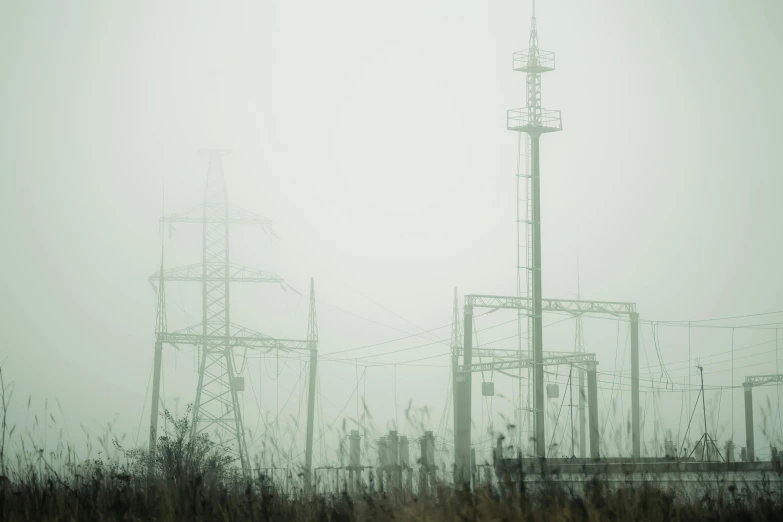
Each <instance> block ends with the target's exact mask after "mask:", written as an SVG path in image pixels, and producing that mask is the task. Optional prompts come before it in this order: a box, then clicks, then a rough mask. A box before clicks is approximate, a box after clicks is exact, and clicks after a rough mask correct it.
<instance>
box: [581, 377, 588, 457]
mask: <svg viewBox="0 0 783 522" xmlns="http://www.w3.org/2000/svg"><path fill="white" fill-rule="evenodd" d="M586 409H587V390H586V389H585V371H584V370H582V369H581V368H580V369H579V457H580V458H583V459H584V458H587V431H586V430H587V419H586V415H585V413H586V412H585V410H586Z"/></svg>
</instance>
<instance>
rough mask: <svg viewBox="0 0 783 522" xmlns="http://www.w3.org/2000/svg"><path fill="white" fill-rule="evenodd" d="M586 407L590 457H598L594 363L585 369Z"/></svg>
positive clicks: (596, 396) (596, 383)
mask: <svg viewBox="0 0 783 522" xmlns="http://www.w3.org/2000/svg"><path fill="white" fill-rule="evenodd" d="M587 409H588V417H589V419H590V458H591V459H597V458H599V453H598V378H597V376H596V369H595V364H592V365H590V366H588V369H587Z"/></svg>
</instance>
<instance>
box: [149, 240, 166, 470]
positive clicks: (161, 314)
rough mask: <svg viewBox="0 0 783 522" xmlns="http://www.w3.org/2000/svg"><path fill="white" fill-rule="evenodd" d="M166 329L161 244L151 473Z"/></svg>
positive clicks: (155, 443) (151, 434) (153, 390)
mask: <svg viewBox="0 0 783 522" xmlns="http://www.w3.org/2000/svg"><path fill="white" fill-rule="evenodd" d="M167 330H168V325H167V319H166V286H165V279H164V275H163V245H162V244H161V247H160V278H159V279H158V310H157V315H156V318H155V355H154V362H153V369H152V404H151V405H150V442H149V448H148V451H149V462H148V468H147V472H148V473H149V474H152V471H153V469H154V462H155V452H156V450H157V442H158V416H159V414H158V408H159V406H160V373H161V359H162V358H163V341H162V340H161V338H162V336H163V335H164V334H165V333H166V331H167Z"/></svg>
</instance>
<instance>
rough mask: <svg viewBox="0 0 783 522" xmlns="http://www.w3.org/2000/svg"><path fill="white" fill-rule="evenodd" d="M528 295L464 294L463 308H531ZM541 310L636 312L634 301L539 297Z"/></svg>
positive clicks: (571, 312)
mask: <svg viewBox="0 0 783 522" xmlns="http://www.w3.org/2000/svg"><path fill="white" fill-rule="evenodd" d="M532 301H533V300H532V299H531V298H529V297H510V296H505V295H479V294H471V295H466V296H465V308H494V309H507V310H528V311H529V310H532V309H533V306H534V305H533V303H532ZM541 310H542V311H543V312H566V313H569V314H573V315H581V314H587V313H594V314H610V315H617V316H620V315H631V314H634V313H636V303H627V302H621V301H585V300H581V299H548V298H542V299H541Z"/></svg>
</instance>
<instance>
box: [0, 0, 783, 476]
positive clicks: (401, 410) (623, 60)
mask: <svg viewBox="0 0 783 522" xmlns="http://www.w3.org/2000/svg"><path fill="white" fill-rule="evenodd" d="M537 15H538V28H539V41H540V46H541V48H543V49H546V50H551V51H554V52H555V53H556V56H557V68H556V70H555V71H554V72H551V73H547V74H545V75H543V88H542V92H543V95H542V104H543V106H544V107H545V108H550V109H559V110H562V121H563V132H560V133H554V134H551V135H546V136H544V137H543V138H542V140H541V143H542V144H541V186H542V189H541V190H542V241H543V247H542V248H543V287H544V295H546V296H550V297H560V298H575V297H576V294H577V279H578V278H579V281H580V291H581V297H582V298H583V299H596V300H612V301H631V302H635V303H636V304H637V308H638V310H639V313H640V316H641V320H642V323H641V326H640V329H641V344H640V366H641V377H642V385H641V386H642V395H641V403H642V415H643V437H642V439H643V448H644V452H646V453H647V454H655V451H656V446H655V443H654V438H655V437H656V429H657V430H658V434H657V436H658V437H659V438H660V437H661V436H662V434H663V432H664V431H669V432H671V434H673V435H672V438H675V439H676V438H678V437H679V438H680V439H681V438H682V437H683V434H684V430H685V424H686V423H687V417H688V415H689V414H690V412H691V410H692V408H693V405H694V401H695V399H696V396H697V394H698V382H699V374H698V370H697V369H696V365H697V361H698V362H699V363H701V365H702V366H703V367H704V381H705V386H706V387H708V391H707V394H706V400H707V407H706V409H707V412H708V413H707V420H708V425H709V430H710V431H711V433H712V434H713V435H714V436H716V437H717V438H718V439H719V440H721V441H725V440H727V439H729V438H732V437H733V438H734V440H735V442H736V443H737V445H739V446H744V444H745V443H744V437H745V435H744V417H743V397H742V389H741V386H740V385H741V383H742V380H743V379H744V377H745V376H746V375H758V374H770V373H780V372H781V368H780V366H779V365H780V364H781V363H783V356H779V354H778V347H779V346H778V343H776V342H775V339H776V336H777V335H778V334H779V333H780V335H781V336H783V330H781V331H780V332H778V330H777V327H781V328H783V297H782V296H783V280H782V279H781V272H780V265H781V235H780V224H781V223H782V222H783V207H782V206H781V195H783V181H782V180H781V175H780V173H781V169H780V164H779V161H780V154H779V150H780V143H781V141H783V128H782V127H781V125H780V122H781V121H782V120H783V101H782V100H781V97H780V92H781V90H783V72H782V70H781V68H782V65H781V58H780V57H781V56H782V55H783V36H781V35H782V34H783V33H781V30H780V27H781V24H782V23H783V3H781V2H778V1H775V0H768V1H765V0H754V1H750V2H736V1H729V0H715V1H708V0H698V1H696V0H693V1H688V2H681V1H675V0H665V1H657V2H652V1H650V2H627V1H621V0H615V1H607V2H583V1H576V0H561V1H554V0H551V1H540V2H538V5H537ZM529 26H530V3H529V2H528V1H519V0H514V1H499V2H497V1H496V2H464V1H460V2H454V1H430V2H419V1H398V2H372V1H355V2H352V1H345V0H339V1H335V2H308V1H299V2H290V1H286V2H283V1H264V2H206V1H194V2H97V1H96V2H88V1H72V2H56V1H48V2H25V1H9V0H5V1H3V2H2V3H0V71H2V73H0V78H1V81H0V172H1V173H2V189H1V190H0V195H2V204H0V216H2V228H1V229H0V230H2V239H3V241H2V244H3V249H2V250H3V254H2V257H0V259H1V260H2V261H0V262H1V263H2V265H1V267H2V272H1V273H2V276H1V279H0V280H1V281H2V299H1V300H0V302H1V303H2V307H3V308H2V317H3V325H2V328H0V361H2V372H3V377H4V379H5V381H6V384H8V383H11V382H12V383H13V386H14V398H13V401H12V404H11V408H10V409H9V412H8V414H9V423H15V424H17V425H18V428H17V429H19V430H29V431H30V433H31V437H32V439H34V440H36V441H38V442H37V443H38V444H43V441H44V440H46V443H47V444H53V443H54V441H55V440H56V439H57V437H63V438H67V439H69V440H70V441H72V442H73V443H74V444H76V445H79V444H81V443H82V440H83V439H84V438H85V434H84V431H88V432H92V433H94V434H99V433H102V432H103V430H104V429H105V427H106V426H107V424H109V423H110V424H112V426H113V428H112V429H113V431H114V433H116V434H117V436H118V437H121V436H122V435H123V434H125V439H124V442H123V444H124V445H127V446H134V445H136V444H138V445H139V446H145V445H146V433H147V432H146V430H147V429H148V426H149V411H150V408H149V401H150V398H149V393H150V392H149V380H150V374H151V367H152V361H153V344H154V340H155V332H154V330H155V313H156V299H157V297H156V294H155V292H154V291H153V290H152V289H151V285H150V284H149V283H148V281H147V278H148V276H149V275H150V274H152V273H153V272H155V271H157V270H158V268H159V265H160V254H161V242H163V244H164V247H165V265H166V267H167V268H169V267H174V266H179V265H184V264H192V263H199V262H200V260H201V250H200V249H201V243H200V241H201V235H200V229H199V228H198V226H197V225H188V224H178V225H177V226H176V227H168V226H166V227H163V228H161V227H160V226H159V222H158V220H159V217H160V216H161V215H162V214H170V213H174V212H179V211H182V210H185V209H187V208H190V207H192V206H195V205H198V204H199V203H200V202H201V199H202V197H203V193H204V184H205V180H206V174H207V165H208V161H207V157H206V156H205V155H203V154H199V152H198V151H199V150H200V149H204V148H222V149H230V150H231V153H230V154H229V155H227V156H225V158H224V172H225V180H226V184H227V190H228V198H229V200H230V201H231V203H232V204H236V205H238V206H240V207H242V208H245V209H247V210H250V211H253V212H257V213H259V214H262V215H264V216H266V217H268V218H270V219H271V220H273V221H274V223H275V225H274V231H275V233H276V235H277V237H276V238H274V237H273V238H270V237H268V236H267V235H265V234H264V233H263V231H262V230H260V229H254V228H252V227H236V228H235V229H234V230H232V237H231V242H232V247H231V248H232V250H231V255H232V259H233V260H235V261H236V262H238V263H241V264H244V265H248V266H254V267H257V268H260V269H263V270H268V271H270V272H274V273H276V274H279V275H280V276H281V277H282V278H284V279H285V280H286V282H287V283H288V284H289V285H290V287H285V288H282V287H280V286H277V285H250V284H247V285H239V284H237V285H236V286H234V287H232V320H233V321H235V322H237V323H242V324H246V325H247V326H249V327H251V328H253V329H254V330H258V331H261V332H264V333H266V334H268V335H271V336H275V337H288V338H299V339H301V338H304V337H305V336H306V333H307V332H306V326H307V316H308V298H307V290H308V287H309V278H310V277H313V278H314V279H315V288H316V294H317V301H318V310H317V311H318V326H319V334H320V343H319V356H320V357H321V362H320V363H319V367H318V374H319V385H318V397H319V399H318V403H317V405H316V412H317V423H316V438H317V440H318V443H317V445H316V452H315V456H316V460H317V462H319V463H321V464H324V463H328V462H335V461H336V459H337V456H336V455H335V454H334V448H336V447H337V444H338V442H339V441H340V440H341V437H342V433H343V430H350V429H356V428H357V427H361V428H363V429H372V430H374V431H371V434H372V435H371V437H377V436H380V435H382V433H383V432H385V431H386V430H388V429H392V428H393V427H394V425H395V424H396V425H397V426H398V428H399V431H400V432H401V433H403V434H407V435H409V436H410V437H413V438H415V437H418V436H419V435H420V429H421V427H423V428H424V429H428V430H433V431H435V432H436V436H437V437H438V447H439V449H440V448H445V450H446V451H444V452H443V453H442V458H446V457H447V456H448V455H450V453H448V452H449V451H451V450H450V448H451V447H452V446H451V445H452V440H453V434H452V433H451V429H452V427H451V409H450V408H451V406H449V402H448V401H449V400H450V399H449V397H450V382H451V376H450V356H449V354H450V348H449V346H450V335H451V320H452V295H453V289H454V287H457V288H458V289H459V294H460V303H461V298H462V295H464V294H468V293H484V294H498V295H514V293H515V289H516V286H515V284H516V271H515V263H516V252H515V249H516V235H515V227H516V225H515V172H516V162H517V135H516V134H515V133H512V132H509V131H507V130H506V125H505V111H506V110H507V109H511V108H517V107H523V106H524V105H525V77H524V74H522V73H518V72H514V71H512V69H511V55H512V53H513V52H514V51H518V50H521V49H525V48H526V47H527V39H528V31H529ZM166 292H167V303H168V321H169V328H170V329H172V330H173V329H178V328H183V327H185V326H188V325H189V324H194V323H198V322H199V320H200V314H201V312H200V305H201V299H200V295H201V294H200V287H199V285H198V284H197V283H193V284H189V283H179V282H171V283H169V284H167V286H166ZM767 312H775V313H770V314H767V315H753V314H765V313H767ZM738 316H749V317H738ZM722 317H730V318H731V317H738V318H732V319H724V320H719V321H706V322H705V321H701V322H698V321H700V320H702V319H713V318H722ZM513 319H514V314H513V313H512V312H508V311H498V312H496V313H493V314H489V315H486V316H481V317H479V316H477V318H476V329H477V338H476V345H478V346H485V345H486V346H492V347H497V348H514V347H515V346H517V340H516V339H514V334H515V332H516V324H515V323H514V322H513ZM564 319H565V320H564ZM655 321H662V322H667V323H668V324H662V325H659V326H658V327H657V330H656V331H655V332H654V331H653V325H652V324H651V322H655ZM673 321H674V322H678V323H677V324H672V322H673ZM688 321H697V322H692V323H691V327H690V328H688V324H687V322H688ZM544 323H545V325H548V324H550V323H557V324H552V325H551V326H547V327H546V328H545V329H544V349H545V350H554V351H572V350H573V349H574V329H575V320H574V319H573V318H570V319H566V316H563V315H557V314H549V315H547V316H545V318H544ZM583 325H584V343H585V348H586V350H587V351H588V352H594V353H596V356H597V359H598V361H599V366H598V371H599V377H598V379H599V383H598V384H599V392H600V393H599V410H600V413H599V417H600V423H601V425H602V426H604V425H606V426H608V427H606V428H605V434H604V433H603V432H602V434H604V436H605V437H606V442H605V448H606V449H605V453H606V454H618V453H619V452H620V450H618V449H617V448H616V447H615V445H614V444H615V443H614V439H611V437H610V433H614V432H616V431H617V430H619V431H620V432H621V433H622V434H623V435H625V430H626V424H625V423H626V422H627V416H628V409H629V407H630V393H629V387H630V381H629V376H630V354H629V347H630V344H629V341H628V323H627V321H624V320H620V321H618V320H617V319H616V318H612V317H608V318H607V317H604V318H602V319H601V318H584V320H583ZM749 326H750V327H749ZM732 327H734V328H732ZM438 328H439V329H438ZM654 333H655V335H654ZM414 334H416V335H414ZM525 342H526V341H525ZM780 344H782V345H783V339H781V343H780ZM732 348H733V351H734V354H733V357H732ZM780 348H781V349H783V346H780ZM349 349H350V351H346V350H349ZM338 352H341V353H339V354H338ZM689 352H690V360H689ZM243 355H244V354H242V353H238V354H236V357H237V361H239V360H242V359H243ZM781 355H783V354H781ZM163 360H164V364H163V376H164V377H163V389H162V396H163V400H164V403H165V406H166V407H167V408H169V409H171V410H172V411H178V412H179V413H180V414H182V413H184V411H185V408H186V406H187V404H189V403H192V402H193V399H194V395H195V387H196V352H195V349H194V348H193V347H188V346H180V350H179V351H178V350H176V349H175V348H173V347H171V346H166V348H165V350H164V354H163ZM661 362H663V364H664V366H665V371H664V370H663V369H662V367H661ZM303 368H304V359H303V358H301V357H300V356H298V355H296V354H291V353H279V354H276V353H275V352H266V353H261V354H259V353H251V354H248V358H247V359H246V362H245V366H244V372H245V377H246V380H247V385H246V391H245V392H243V393H242V394H241V401H242V404H243V411H244V414H245V419H246V420H245V423H246V428H247V429H248V430H250V432H251V435H250V436H249V438H248V444H249V446H250V447H249V450H250V453H251V455H254V454H258V453H259V452H261V451H262V447H263V442H264V440H268V437H270V436H271V435H272V434H273V433H276V436H277V437H278V439H283V440H284V441H285V442H286V444H290V443H291V441H292V440H293V441H294V444H293V449H292V450H291V449H289V448H286V449H285V451H283V453H285V454H289V455H292V456H293V457H296V456H297V455H298V453H299V452H300V451H302V450H303V443H304V436H303V431H304V418H305V417H304V412H305V405H304V401H305V395H304V393H305V391H306V388H305V387H304V383H305V382H306V378H307V375H306V372H303ZM547 371H548V372H550V373H548V374H547V380H548V381H549V382H559V383H560V398H559V399H548V400H547V415H548V416H549V423H548V425H547V437H550V436H551V434H552V428H553V424H554V422H555V419H556V418H558V408H561V401H562V397H563V394H568V393H569V389H568V388H567V387H566V383H567V380H568V372H569V368H568V367H560V368H557V369H556V368H548V369H547ZM483 380H487V381H488V380H493V381H494V382H495V389H496V395H495V397H494V398H492V399H491V400H490V399H489V398H482V397H480V392H479V390H480V384H479V383H480V382H481V381H482V375H481V374H477V375H475V376H474V386H473V390H474V393H473V395H474V402H473V415H474V420H473V422H474V426H475V427H474V434H473V441H474V444H475V445H476V448H477V450H478V451H480V452H485V450H487V449H489V448H490V447H491V445H492V437H491V436H490V435H489V434H488V430H490V429H491V430H493V431H495V432H500V431H505V430H506V427H505V425H506V423H507V422H512V421H513V419H514V412H513V406H512V403H513V401H514V400H516V395H515V394H516V393H517V388H516V386H517V384H516V381H515V380H514V379H512V378H510V377H508V376H505V375H501V374H498V373H495V374H492V375H490V374H485V375H484V376H483ZM689 382H690V383H691V384H690V386H691V390H687V388H688V383H689ZM731 386H734V388H732V387H731ZM653 390H656V391H655V393H653ZM779 396H780V388H775V387H774V386H773V387H767V388H759V389H758V390H757V391H756V405H757V412H756V415H757V420H758V423H759V424H761V423H762V422H766V426H767V428H766V429H765V432H764V433H762V430H758V431H757V435H756V448H757V454H762V455H763V454H765V452H766V453H768V451H769V450H768V448H769V446H770V445H775V444H780V442H775V441H776V440H777V441H780V439H781V419H780V415H779V413H780V407H779V404H780V403H779ZM28 397H29V398H30V405H29V406H28ZM55 399H56V400H57V401H58V402H59V406H58V405H57V402H55ZM362 401H364V402H366V405H367V409H368V410H369V412H370V413H371V414H372V417H373V418H372V421H370V420H369V419H368V418H367V417H366V416H365V417H364V420H362V421H361V422H359V421H358V420H357V412H358V411H359V410H361V409H363V408H362V406H361V403H362ZM575 401H576V393H574V402H575ZM409 405H410V410H409ZM568 406H569V399H568V398H566V400H565V409H563V410H562V411H563V412H566V411H567V410H568V409H569V408H568ZM425 408H426V409H425ZM765 412H766V413H765ZM50 414H52V416H51V417H49V415H50ZM568 415H569V414H568V413H562V414H561V415H560V416H559V420H558V421H557V422H558V430H559V431H557V432H556V435H555V441H557V440H561V441H563V442H562V443H563V444H564V445H568V446H569V449H568V450H567V451H561V453H567V454H570V438H569V437H570V435H569V434H568V433H569V431H568V430H570V419H568ZM36 416H37V417H38V419H39V422H38V424H36V421H35V417H36ZM407 417H415V418H416V419H419V420H420V423H421V424H422V425H423V426H421V427H420V426H419V425H418V424H416V425H415V426H414V425H412V424H411V423H410V422H409V421H408V420H407ZM44 419H46V420H45V421H44ZM55 419H56V421H55ZM275 419H277V422H275ZM294 419H299V429H298V431H297V430H296V429H295V428H294V426H295V421H294ZM504 419H506V420H504ZM762 419H765V420H762ZM44 422H46V423H48V427H47V428H45V427H44ZM694 422H699V423H701V422H702V419H701V416H700V414H697V416H696V417H694ZM357 423H358V424H361V426H357ZM80 426H81V428H80ZM275 426H276V427H275ZM61 428H62V429H63V430H64V431H63V433H62V435H60V434H59V430H60V429H61ZM45 430H48V431H47V432H46V433H45ZM83 430H84V431H83ZM267 430H268V431H267ZM563 430H565V431H563ZM295 431H296V432H297V435H296V436H294V435H292V434H293V433H294V432H295ZM702 431H703V428H701V427H700V428H699V429H696V430H695V432H694V433H693V434H692V437H691V440H695V439H696V438H698V437H699V436H700V435H701V432H702ZM610 439H611V440H610ZM678 442H679V441H678ZM623 444H625V442H623ZM658 444H662V441H661V440H659V441H658ZM602 447H604V444H602ZM369 451H370V453H368V456H367V458H368V459H372V458H374V457H372V456H371V452H372V449H370V450H369ZM602 452H604V450H602ZM484 455H486V453H484Z"/></svg>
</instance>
